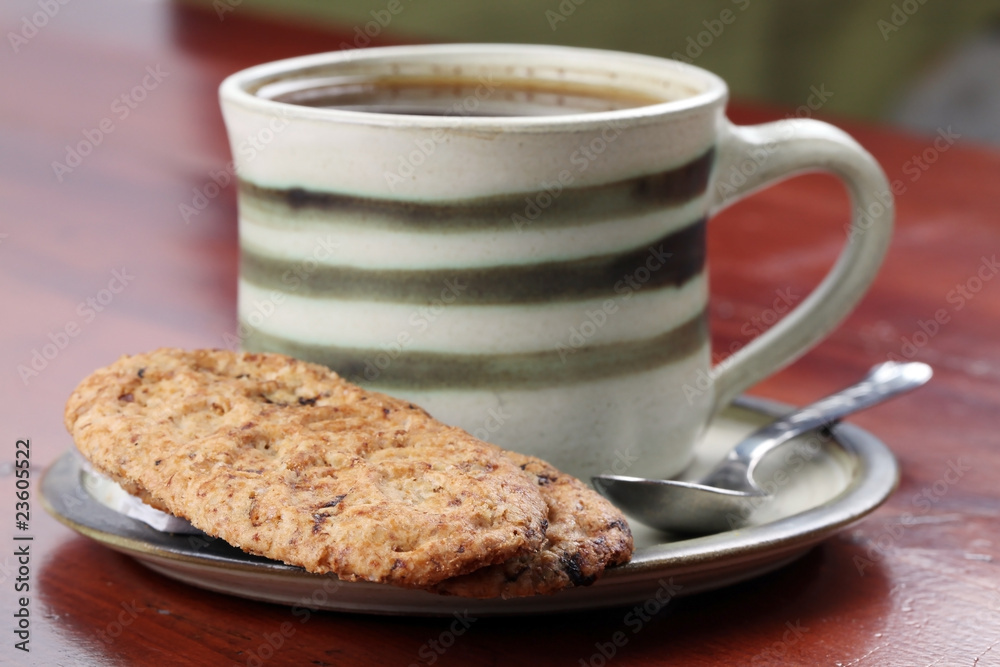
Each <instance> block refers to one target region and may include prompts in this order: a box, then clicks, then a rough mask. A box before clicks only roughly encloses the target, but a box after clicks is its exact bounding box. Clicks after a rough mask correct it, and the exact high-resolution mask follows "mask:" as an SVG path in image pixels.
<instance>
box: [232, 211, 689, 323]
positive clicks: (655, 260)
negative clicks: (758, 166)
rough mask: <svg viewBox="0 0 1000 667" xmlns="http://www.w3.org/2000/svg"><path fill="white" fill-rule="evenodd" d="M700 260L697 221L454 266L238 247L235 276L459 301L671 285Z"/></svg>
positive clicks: (327, 294) (326, 293) (342, 291)
mask: <svg viewBox="0 0 1000 667" xmlns="http://www.w3.org/2000/svg"><path fill="white" fill-rule="evenodd" d="M704 265H705V221H704V220H699V221H698V222H696V223H694V224H692V225H689V226H687V227H685V228H683V229H680V230H678V231H675V232H673V233H671V234H667V235H666V236H664V237H662V238H659V239H657V240H655V241H653V242H652V243H650V244H648V245H643V246H639V247H637V248H632V249H630V250H627V251H624V252H619V253H613V254H608V255H596V256H592V257H584V258H581V259H571V260H565V261H552V262H541V263H537V264H509V265H501V266H488V267H481V268H478V267H471V268H456V269H408V270H388V269H384V270H383V269H360V268H356V267H350V266H328V265H318V266H317V265H316V264H315V263H308V264H307V263H304V262H302V261H301V260H300V261H290V260H284V259H275V258H273V257H268V256H266V255H262V254H259V253H256V252H254V251H251V250H248V249H246V248H244V249H243V252H242V255H241V259H240V277H241V278H242V279H243V280H245V281H246V282H248V283H250V284H252V285H254V286H256V287H259V288H261V289H273V290H279V291H284V292H292V293H294V294H296V295H298V296H308V297H316V298H333V299H342V300H364V301H384V302H393V303H409V304H428V303H436V302H438V301H444V302H445V303H449V304H459V305H499V304H505V305H510V304H522V303H524V304H527V303H548V302H556V301H571V300H584V299H593V298H598V297H601V296H614V295H615V294H624V293H627V292H628V291H634V290H636V289H644V290H645V289H657V288H663V287H679V286H680V285H683V284H684V283H686V282H687V281H688V280H690V279H691V278H694V277H695V276H697V275H699V274H700V273H701V272H702V270H703V268H704Z"/></svg>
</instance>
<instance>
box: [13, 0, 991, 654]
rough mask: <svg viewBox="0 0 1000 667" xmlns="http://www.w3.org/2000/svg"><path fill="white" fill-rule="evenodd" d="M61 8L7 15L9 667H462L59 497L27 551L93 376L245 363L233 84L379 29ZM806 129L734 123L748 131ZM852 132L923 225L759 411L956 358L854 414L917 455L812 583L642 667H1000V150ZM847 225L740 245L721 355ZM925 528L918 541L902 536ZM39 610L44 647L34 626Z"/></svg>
mask: <svg viewBox="0 0 1000 667" xmlns="http://www.w3.org/2000/svg"><path fill="white" fill-rule="evenodd" d="M223 1H226V0H223ZM41 5H44V3H36V2H34V1H29V0H16V1H14V2H11V1H7V2H4V3H3V5H2V8H0V26H2V28H3V30H2V34H3V35H4V42H5V43H4V44H3V46H2V47H0V51H2V56H0V58H2V70H0V71H2V85H0V202H2V204H0V280H2V284H0V295H2V296H0V299H2V302H3V308H2V311H0V313H2V318H3V326H2V334H0V336H2V344H0V372H2V374H3V381H2V385H0V386H2V400H0V447H2V450H0V451H2V455H0V461H3V467H2V468H0V499H2V501H0V507H2V517H3V519H2V522H3V528H2V534H3V536H4V537H3V538H2V539H3V540H5V544H4V546H2V547H0V554H3V555H2V556H0V610H2V611H0V616H2V618H3V619H4V620H3V622H2V624H0V629H2V632H0V638H2V642H0V662H3V661H8V660H9V661H12V662H14V663H15V664H39V665H55V664H95V665H107V664H141V663H151V664H240V665H245V664H250V665H253V664H260V663H259V662H257V660H258V658H259V657H260V656H261V654H262V652H263V654H264V655H265V657H266V654H268V653H269V650H268V648H267V647H268V641H269V640H270V641H271V642H272V643H280V644H281V646H280V648H278V649H276V650H275V651H274V656H273V657H272V658H271V659H270V660H269V661H268V662H270V663H271V664H294V665H305V664H312V665H340V664H353V663H358V664H370V665H409V664H412V663H421V661H422V660H423V659H424V658H428V657H437V656H438V654H437V653H436V652H434V651H428V646H430V645H429V644H428V642H430V641H432V640H435V639H436V638H438V637H439V635H440V634H441V633H442V631H444V630H445V629H446V627H447V625H448V622H447V621H444V620H428V619H409V618H377V617H364V616H351V615H342V614H334V613H329V614H319V615H314V616H312V617H311V618H310V620H309V622H308V623H306V624H300V623H298V622H297V621H298V620H299V619H292V618H291V617H290V615H289V610H288V609H286V608H283V607H280V606H274V605H268V604H261V603H254V602H248V601H244V600H240V599H236V598H231V597H227V596H224V595H217V594H212V593H207V592H203V591H201V590H198V589H195V588H190V587H187V586H184V585H180V584H177V583H174V582H173V581H170V580H167V579H165V578H163V577H161V576H158V575H155V574H153V573H151V572H149V571H147V570H146V569H145V568H143V567H141V566H139V565H137V564H136V563H135V562H133V561H132V560H130V559H128V558H126V557H123V556H120V555H117V554H115V553H112V552H110V551H108V550H107V549H105V548H103V547H100V546H98V545H96V544H95V543H93V542H91V541H90V540H88V539H85V538H83V537H80V536H77V535H76V534H75V533H73V532H72V531H70V530H68V529H67V528H64V527H63V526H62V525H60V524H58V523H57V522H56V521H55V520H54V519H53V518H51V517H49V516H48V515H46V514H45V513H44V512H42V510H41V507H40V503H39V499H38V495H37V488H35V487H33V496H32V499H31V501H30V502H31V516H30V530H29V531H27V532H26V533H21V532H19V531H17V530H15V527H14V523H15V520H14V516H13V514H14V503H15V498H14V490H15V477H14V472H13V471H14V468H13V465H12V464H13V461H14V457H15V448H16V441H17V440H18V439H19V438H25V439H30V443H31V465H32V468H31V475H32V479H33V480H35V481H37V479H38V478H39V476H40V475H41V472H42V470H43V469H44V467H45V466H47V465H48V464H50V463H51V462H52V461H53V460H55V458H56V457H57V456H59V455H60V454H61V453H62V452H64V451H65V450H66V449H67V448H68V447H70V446H71V441H70V438H69V437H68V435H67V434H66V433H65V432H64V430H63V427H62V409H63V404H64V401H65V399H66V397H67V395H68V394H69V392H70V391H71V390H72V388H73V387H74V386H75V385H76V383H77V382H78V381H79V380H80V379H81V378H83V377H84V376H85V375H86V374H88V373H89V372H91V371H92V370H93V369H95V368H96V367H98V366H100V365H103V364H106V363H109V362H111V361H113V360H114V359H115V358H117V357H118V356H119V355H120V354H122V353H126V352H139V351H145V350H149V349H152V348H155V347H159V346H164V345H176V346H186V347H196V346H222V345H223V344H224V339H223V336H224V334H226V333H227V332H232V331H234V329H235V303H234V300H235V284H236V259H237V255H236V209H235V197H234V188H233V187H232V186H228V187H223V188H221V191H218V192H216V191H215V190H214V189H213V188H212V187H210V184H211V183H212V179H213V174H215V173H217V172H218V171H219V170H221V169H223V168H224V165H225V164H226V163H227V161H228V160H229V154H228V147H227V144H226V139H225V134H224V130H223V125H222V120H221V117H220V114H219V110H218V104H217V101H216V87H217V86H218V84H219V82H220V81H221V79H222V78H223V77H224V76H225V75H226V74H229V73H230V72H233V71H235V70H238V69H241V68H243V67H245V66H248V65H251V64H254V63H258V62H263V61H266V60H271V59H275V58H279V57H285V56H291V55H297V54H303V53H310V52H317V51H324V50H332V49H336V48H339V46H340V45H341V43H342V42H344V41H350V39H351V37H350V36H349V35H350V34H351V33H352V31H351V30H349V29H348V30H345V31H344V33H343V34H332V33H328V32H322V31H319V30H317V29H314V28H309V27H302V26H300V27H291V26H276V25H268V24H264V23H262V22H259V21H258V20H255V19H253V18H252V17H251V16H250V15H248V13H247V12H245V11H242V10H241V9H240V8H239V6H238V3H237V2H234V1H231V0H230V1H229V2H228V5H229V6H234V7H235V11H233V12H228V13H225V14H223V15H222V18H221V19H220V18H219V17H217V16H216V14H215V13H214V12H213V11H211V10H209V11H205V12H199V11H195V10H190V9H181V8H178V7H176V6H172V5H169V4H163V3H144V2H143V3H140V2H125V1H124V0H95V1H93V2H86V3H84V2H74V3H70V4H66V5H62V4H58V3H56V2H55V1H54V0H53V1H52V2H51V3H50V5H51V6H50V7H49V10H50V13H53V15H52V16H51V17H47V16H42V15H40V14H38V12H40V11H42V9H40V7H41ZM53 7H56V8H57V11H55V10H53V9H52V8H53ZM25 21H27V22H28V23H25ZM31 23H37V24H43V23H44V25H43V27H41V28H38V29H37V30H33V29H31V28H30V27H28V25H29V24H31ZM11 33H14V34H17V35H19V37H20V39H13V40H12V39H11V37H10V34H11ZM123 96H124V97H123ZM783 115H784V113H783V112H782V111H773V110H761V109H753V108H750V107H748V106H744V105H734V107H733V109H732V111H731V116H732V118H733V119H734V120H736V121H737V122H741V123H749V122H759V121H763V120H768V119H774V118H780V117H782V116H783ZM102 119H109V120H107V121H105V122H103V123H102ZM843 125H844V126H845V127H847V129H849V130H850V131H851V132H852V133H853V134H854V135H855V136H856V137H857V138H858V140H859V141H860V142H861V143H862V144H864V145H865V146H866V147H867V148H868V149H869V150H870V151H872V152H873V153H874V154H875V155H876V156H877V158H878V159H879V160H880V161H881V163H882V165H883V166H884V168H885V170H886V172H887V173H888V175H889V177H890V178H891V179H893V180H899V181H900V185H901V186H902V187H903V188H905V192H903V194H902V195H901V196H899V198H898V204H899V215H898V232H897V234H896V236H895V240H894V242H893V244H892V248H891V250H890V252H889V255H888V258H887V260H886V263H885V266H884V269H883V270H882V272H881V274H880V276H879V278H878V280H877V281H876V283H875V285H874V288H873V289H872V290H871V292H870V294H869V295H868V296H867V298H866V299H865V300H864V302H863V303H862V304H861V306H860V307H859V308H858V309H857V311H856V312H855V313H854V314H853V315H852V316H851V317H850V318H849V319H848V321H847V322H846V323H845V324H844V325H843V326H842V327H841V328H840V329H838V330H837V331H836V332H835V333H834V334H833V335H832V336H830V337H829V338H828V339H827V340H826V341H825V342H824V343H823V344H821V345H820V346H819V347H817V348H816V349H815V350H813V351H812V352H811V353H809V354H808V355H807V356H806V357H805V358H804V359H802V360H801V361H800V362H798V363H796V364H794V365H793V366H791V367H790V368H788V369H787V370H785V371H783V372H781V373H779V374H778V375H776V376H775V377H773V378H772V379H770V380H769V381H767V382H765V383H764V384H762V385H760V386H759V387H757V388H756V389H755V390H754V393H757V394H760V395H764V396H768V397H772V398H776V399H780V400H784V401H788V402H793V403H802V402H806V401H808V400H811V399H814V398H817V397H819V396H820V395H822V394H824V393H826V392H828V391H831V390H833V389H835V388H838V387H839V386H841V385H843V384H846V383H848V382H849V381H851V380H853V379H855V378H857V377H859V376H860V375H861V373H862V372H863V371H864V370H865V369H866V368H867V367H868V366H869V365H871V364H872V363H874V362H877V361H880V360H884V359H885V358H886V357H887V356H890V355H898V356H901V357H913V358H916V359H921V360H925V361H927V362H930V363H931V364H933V366H934V367H935V369H936V371H937V375H936V377H935V379H934V380H933V381H932V382H931V384H930V385H929V386H928V387H926V388H924V389H923V390H921V391H919V392H917V393H915V394H912V395H910V396H907V397H905V398H903V399H901V400H898V401H896V402H893V403H891V404H888V405H885V406H883V407H880V408H878V409H876V410H873V411H871V412H869V413H865V414H863V415H860V416H858V417H857V418H855V419H854V420H853V421H855V422H856V423H858V424H860V425H861V426H863V427H865V428H868V429H870V430H871V431H872V432H873V433H875V434H877V435H878V436H880V437H881V438H883V439H884V440H885V442H886V443H887V444H888V445H889V446H890V447H891V448H892V449H893V450H894V451H895V452H896V453H897V454H898V457H899V459H900V462H901V465H902V481H901V484H900V488H899V490H898V492H897V493H896V494H895V495H894V496H893V497H892V498H891V499H890V500H889V502H888V503H887V504H886V505H885V506H883V507H882V508H881V509H880V510H878V511H877V512H876V513H875V514H873V515H872V516H870V517H869V518H867V519H866V520H864V521H863V522H861V523H860V524H858V525H857V526H855V527H853V528H851V529H849V530H846V531H844V532H843V533H842V534H841V535H839V536H838V537H836V538H834V539H830V540H829V541H827V542H826V543H824V544H823V545H821V546H820V547H818V548H816V549H814V550H813V551H812V552H810V553H809V554H808V555H807V556H805V557H804V558H802V559H801V560H799V561H798V562H796V563H794V564H792V565H790V566H788V567H785V568H783V569H781V570H779V571H777V572H775V573H773V574H771V575H768V576H765V577H762V578H759V579H757V580H754V581H751V582H748V583H745V584H741V585H736V586H731V587H729V588H726V589H724V590H720V591H718V592H714V593H708V594H702V595H697V596H694V597H689V598H680V599H676V600H674V601H672V602H671V603H670V604H669V605H668V606H667V607H666V608H665V609H664V610H663V611H662V612H661V613H659V614H657V615H656V616H655V617H654V618H653V619H652V620H651V621H650V622H649V623H648V624H646V626H645V627H644V628H643V630H642V632H641V633H639V634H635V635H634V636H630V637H629V642H628V644H627V645H626V646H625V647H623V648H621V649H619V650H618V651H617V655H616V656H615V658H614V660H613V662H616V663H617V664H621V665H649V664H659V663H666V662H668V661H669V662H670V663H671V664H677V665H681V664H688V665H710V664H733V665H735V664H803V665H932V664H933V665H989V664H1000V589H998V587H1000V565H998V563H1000V534H998V530H997V519H998V516H1000V484H998V479H1000V455H998V452H997V446H998V440H1000V438H998V435H997V431H998V427H1000V417H998V413H1000V382H998V380H1000V344H998V338H1000V305H998V304H1000V278H998V277H997V271H998V268H997V265H996V257H997V255H998V254H1000V206H998V198H997V195H996V188H997V182H998V180H1000V153H997V152H991V151H987V150H982V149H977V148H974V147H968V146H963V145H961V142H959V143H958V144H955V145H950V144H947V142H943V141H939V142H938V143H937V144H936V146H937V147H935V142H934V139H933V138H913V137H905V136H902V135H900V134H899V133H896V132H893V131H890V130H887V129H884V128H877V127H876V128H873V127H863V126H859V125H854V124H850V123H844V124H843ZM943 129H946V128H943ZM952 129H953V130H954V131H957V132H958V133H959V134H960V133H961V129H960V128H957V127H956V128H952ZM85 140H86V141H89V142H90V143H92V144H94V146H93V147H92V149H91V150H90V151H88V153H89V154H87V155H81V156H80V161H79V162H78V163H77V160H76V159H75V158H72V156H68V155H67V146H76V145H78V144H79V143H80V142H84V141H85ZM942 147H943V148H944V150H942ZM83 150H86V146H85V147H84V148H83ZM915 156H922V157H919V158H917V159H920V160H921V164H922V165H923V166H922V167H921V166H920V165H918V164H917V163H916V162H915ZM54 162H59V163H62V164H63V165H65V167H66V169H62V168H60V167H58V166H55V167H54V166H53V163H54ZM74 165H75V166H74ZM198 197H205V200H204V204H205V205H204V207H203V210H200V212H199V213H198V214H197V215H195V216H193V217H191V219H190V220H188V221H185V220H184V219H183V217H182V215H181V209H180V207H181V205H182V204H185V205H192V202H194V201H195V200H196V199H197V198H198ZM847 209H848V204H847V198H846V196H845V194H844V192H843V191H842V189H841V187H840V186H839V185H838V184H837V183H836V182H835V181H834V180H833V179H832V178H829V177H826V176H809V177H803V178H799V179H795V180H793V181H791V182H788V183H786V184H783V185H781V186H779V187H776V188H773V189H771V190H769V191H767V192H765V193H763V194H761V195H759V196H756V197H754V198H752V199H751V200H749V201H746V202H745V203H741V204H739V205H737V206H736V207H734V208H732V209H730V210H729V211H727V212H726V213H725V214H723V215H722V216H720V217H719V219H717V220H716V221H715V222H714V223H713V225H712V227H711V236H710V244H711V248H710V252H711V257H712V281H713V302H712V319H713V322H712V324H713V327H714V333H715V337H716V344H717V348H718V349H719V350H720V351H721V350H724V349H728V347H729V346H730V345H731V344H732V343H735V342H741V343H742V342H745V341H746V339H747V334H748V332H749V330H750V329H751V328H753V327H752V326H749V327H748V326H747V323H752V322H753V318H755V317H761V315H762V313H764V311H765V310H766V309H767V308H768V306H769V304H770V303H771V302H772V301H773V300H774V291H775V290H776V289H779V290H791V292H792V293H793V294H804V293H805V292H806V291H807V290H808V289H810V288H811V286H812V285H814V284H816V282H818V280H819V278H820V277H821V275H822V274H823V273H824V271H825V270H826V268H827V267H828V266H829V264H830V263H831V262H832V261H833V259H834V257H835V256H836V254H837V252H838V249H839V247H840V245H841V242H842V240H843V231H842V225H843V223H844V221H845V220H846V215H847ZM935 318H937V320H938V323H937V324H936V325H935V324H934V320H935ZM36 352H37V354H39V355H42V356H40V357H38V358H37V359H35V360H34V363H35V366H34V367H32V359H33V356H34V355H35V354H36ZM46 355H47V356H48V357H51V358H46ZM29 368H30V369H32V371H34V372H35V373H37V374H32V373H28V372H25V371H24V370H20V369H29ZM955 470H960V471H961V472H960V474H959V473H958V472H955ZM949 471H952V472H949ZM907 512H909V513H911V514H913V515H914V516H916V520H915V521H914V522H912V523H910V524H909V525H907V526H901V524H900V523H899V519H900V517H901V516H902V515H903V514H904V513H907ZM23 534H30V535H31V536H33V538H34V539H33V541H31V542H30V566H29V567H30V575H29V580H28V583H29V585H30V591H29V592H27V593H23V594H22V593H16V592H15V585H16V584H17V581H16V580H17V576H18V575H17V562H16V558H15V557H14V556H13V551H14V546H12V545H16V544H21V543H15V542H13V541H12V540H13V537H14V536H15V535H23ZM21 595H27V596H28V597H30V606H29V609H30V633H31V634H30V644H29V646H30V654H25V653H22V652H20V651H18V650H16V649H15V648H14V643H15V642H16V641H18V640H17V638H16V636H15V635H14V634H12V632H11V630H12V628H13V625H14V622H13V621H12V618H13V616H12V614H13V613H14V612H15V610H16V609H17V608H18V598H19V597H20V596H21ZM624 613H625V610H621V609H611V610H607V611H602V612H599V613H588V614H577V615H563V616H556V617H552V618H547V619H544V620H539V619H535V618H529V619H506V620H490V619H481V620H479V621H478V622H476V623H475V624H474V625H473V626H472V627H471V628H470V629H469V631H468V632H467V633H466V634H465V635H464V636H462V637H461V638H460V640H459V641H457V642H455V644H454V646H453V647H451V648H449V649H448V651H447V652H446V653H445V654H444V655H443V656H440V660H438V661H437V662H438V664H522V665H523V664H546V665H548V664H552V665H556V664H562V665H580V664H593V665H598V664H601V659H600V657H599V653H598V650H599V647H598V644H599V643H601V642H607V641H608V639H609V638H610V637H612V636H613V634H614V632H615V631H617V630H620V629H622V622H623V615H624ZM290 620H295V621H296V622H295V623H294V625H293V626H283V625H282V624H284V623H286V622H288V621H290ZM288 627H292V628H293V633H292V634H290V636H282V635H281V634H280V633H281V632H282V628H288ZM793 628H794V631H793V630H792V629H793ZM287 634H289V633H287V632H286V635H287ZM279 640H280V642H279ZM262 647H263V649H262ZM29 658H30V660H29Z"/></svg>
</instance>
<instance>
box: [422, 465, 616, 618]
mask: <svg viewBox="0 0 1000 667" xmlns="http://www.w3.org/2000/svg"><path fill="white" fill-rule="evenodd" d="M507 456H509V457H510V458H511V459H512V460H513V461H514V462H515V463H516V464H517V465H518V466H520V468H521V469H522V470H524V471H525V472H526V473H528V474H529V475H530V476H531V477H532V478H534V479H535V480H537V483H538V488H539V490H540V491H541V492H542V498H544V499H545V502H546V504H547V505H548V508H549V510H548V519H547V520H548V528H547V530H546V533H545V535H546V539H545V543H544V544H543V546H542V548H541V549H540V550H539V551H535V552H531V553H527V554H523V555H520V556H516V557H514V558H511V559H509V560H507V561H506V562H504V563H500V564H497V565H491V566H489V567H485V568H482V569H480V570H477V571H475V572H472V573H471V574H465V575H462V576H459V577H454V578H452V579H448V580H446V581H443V582H441V583H440V584H438V585H437V586H434V587H433V589H432V590H434V591H435V592H437V593H445V594H449V595H461V596H464V597H475V598H491V597H504V598H512V597H523V596H527V595H539V594H550V593H555V592H557V591H560V590H562V589H564V588H568V587H571V586H589V585H590V584H592V583H594V581H596V580H597V579H598V578H599V577H600V576H601V575H602V574H603V573H604V569H605V568H606V567H609V566H611V565H619V564H621V563H625V562H627V561H628V560H629V558H630V557H631V556H632V532H631V530H629V527H628V523H627V522H626V520H625V517H624V516H623V515H622V513H621V512H619V511H618V509H617V508H615V507H614V505H612V504H611V503H609V502H608V501H607V500H605V499H604V498H602V497H601V496H599V495H598V494H597V493H596V492H595V491H593V490H591V489H589V488H588V487H587V486H586V485H585V484H584V483H583V482H581V481H580V480H578V479H576V478H575V477H572V476H570V475H566V474H563V473H561V472H559V471H558V470H556V469H555V468H553V467H552V466H551V465H549V464H548V463H546V462H545V461H542V460H539V459H536V458H534V457H531V456H525V455H523V454H516V453H514V452H507Z"/></svg>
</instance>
